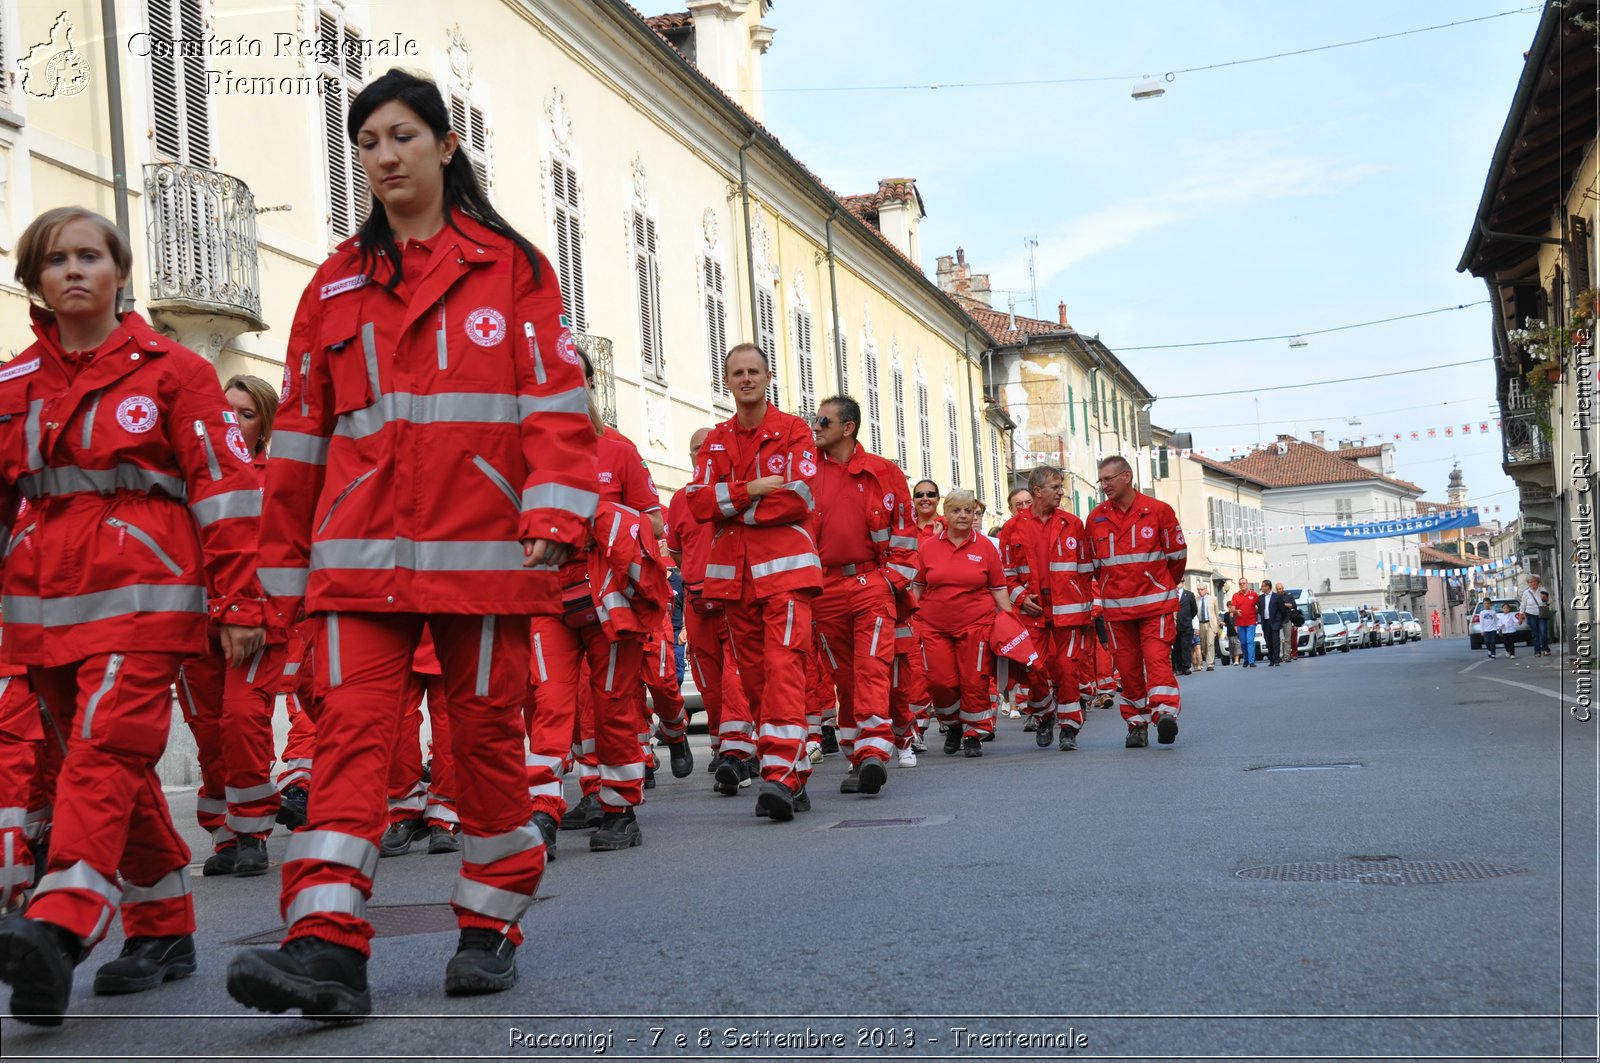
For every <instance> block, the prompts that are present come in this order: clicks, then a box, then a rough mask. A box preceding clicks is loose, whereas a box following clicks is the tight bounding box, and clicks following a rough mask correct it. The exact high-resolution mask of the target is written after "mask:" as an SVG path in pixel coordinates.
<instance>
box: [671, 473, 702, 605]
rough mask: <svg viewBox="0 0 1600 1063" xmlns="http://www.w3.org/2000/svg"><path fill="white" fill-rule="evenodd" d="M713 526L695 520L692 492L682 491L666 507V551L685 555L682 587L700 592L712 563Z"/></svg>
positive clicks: (682, 566) (682, 565) (681, 569)
mask: <svg viewBox="0 0 1600 1063" xmlns="http://www.w3.org/2000/svg"><path fill="white" fill-rule="evenodd" d="M711 535H712V527H711V525H709V524H702V523H701V522H700V521H697V520H695V519H694V514H693V513H690V512H689V492H687V491H679V492H678V493H677V494H675V495H673V496H672V502H671V504H669V505H668V506H667V549H668V550H671V551H673V552H675V553H679V554H682V555H683V563H682V564H681V565H679V566H678V571H679V572H681V573H682V574H683V585H684V587H686V588H687V589H689V590H692V591H698V590H699V589H700V585H701V584H702V583H704V582H705V579H706V563H707V562H708V561H710V560H711Z"/></svg>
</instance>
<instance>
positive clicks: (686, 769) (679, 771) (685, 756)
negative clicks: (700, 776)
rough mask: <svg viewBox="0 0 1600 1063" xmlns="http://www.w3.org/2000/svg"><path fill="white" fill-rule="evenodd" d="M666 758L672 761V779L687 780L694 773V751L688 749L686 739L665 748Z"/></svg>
mask: <svg viewBox="0 0 1600 1063" xmlns="http://www.w3.org/2000/svg"><path fill="white" fill-rule="evenodd" d="M667 756H668V757H669V758H670V759H671V761H672V777H673V778H674V779H687V778H688V777H689V776H690V775H692V774H693V773H694V750H692V749H690V748H689V740H688V739H687V738H684V739H681V740H679V741H677V742H674V743H672V744H671V745H669V746H667Z"/></svg>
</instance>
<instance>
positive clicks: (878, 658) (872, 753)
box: [812, 395, 917, 794]
mask: <svg viewBox="0 0 1600 1063" xmlns="http://www.w3.org/2000/svg"><path fill="white" fill-rule="evenodd" d="M812 423H813V425H814V426H815V438H816V443H817V449H818V450H819V451H820V452H821V461H820V463H819V468H818V471H817V478H816V480H815V482H814V484H813V487H814V490H815V492H816V499H817V505H816V516H815V518H814V527H815V528H816V533H817V551H818V553H819V554H820V555H821V558H822V593H821V594H820V595H818V596H817V600H816V602H815V603H814V604H813V607H812V615H813V616H814V617H815V619H816V624H817V634H818V641H819V643H820V644H821V647H822V653H823V657H824V659H825V661H826V664H827V667H828V668H829V669H830V670H832V672H833V675H834V681H835V684H836V685H837V687H838V690H839V724H838V736H839V746H840V748H841V749H842V750H845V751H846V754H847V755H848V757H849V758H850V773H849V774H848V775H847V776H845V779H844V782H843V783H842V784H841V785H840V787H839V790H840V792H841V793H847V794H851V793H861V794H875V793H877V792H878V791H879V790H881V789H882V788H883V785H884V783H885V782H886V781H888V772H887V771H886V770H885V766H886V765H887V764H888V762H889V757H890V755H891V754H892V753H893V752H894V749H895V744H894V740H893V737H892V735H891V731H890V726H889V673H890V666H891V663H892V662H893V660H894V651H895V618H896V616H897V615H898V614H899V613H900V612H902V611H903V610H902V605H904V604H906V593H907V588H908V587H909V586H910V584H911V581H912V580H913V579H915V578H916V574H917V568H916V549H917V535H916V529H915V527H913V526H912V525H911V523H910V518H909V515H910V511H911V507H910V501H909V495H910V492H909V491H908V490H907V489H906V477H905V474H904V473H902V472H901V471H900V470H899V468H897V467H896V466H895V465H894V464H893V463H891V462H889V461H887V460H885V459H884V458H881V457H879V456H878V455H876V454H873V453H870V452H869V451H868V450H867V449H866V448H865V447H863V446H861V445H860V444H859V443H858V442H857V441H856V434H857V432H859V431H860V428H861V406H860V404H859V403H857V402H856V401H855V400H854V399H852V398H851V397H850V396H848V395H836V396H834V397H833V398H831V399H827V400H825V401H824V402H823V403H822V405H821V406H820V407H819V408H818V413H817V416H816V418H815V419H814V420H813V422H812ZM904 611H907V613H908V615H909V610H908V609H907V610H904Z"/></svg>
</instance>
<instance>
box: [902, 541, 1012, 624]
mask: <svg viewBox="0 0 1600 1063" xmlns="http://www.w3.org/2000/svg"><path fill="white" fill-rule="evenodd" d="M921 570H922V571H921V574H920V575H919V576H918V577H917V579H918V582H920V583H922V584H923V586H924V588H925V589H924V590H923V592H922V604H921V606H920V607H919V608H918V610H917V620H918V622H919V623H921V624H922V625H923V626H924V627H925V628H927V630H929V631H932V632H934V633H936V634H940V635H957V634H960V633H961V632H963V631H966V630H967V629H968V628H971V627H975V626H976V625H978V624H982V623H985V622H987V621H989V620H991V619H993V617H994V614H995V611H996V609H997V607H996V605H995V601H994V594H993V593H991V592H992V591H1004V590H1005V589H1006V577H1005V572H1004V570H1003V569H1002V568H1001V565H1000V552H999V551H998V550H996V549H995V548H994V544H993V543H991V542H990V541H989V540H988V538H986V537H985V536H982V535H979V534H978V533H977V531H976V530H974V531H972V532H971V533H970V534H968V536H967V539H966V541H965V542H963V543H962V544H961V545H960V546H957V545H955V544H953V543H951V541H950V539H949V538H948V536H947V534H946V533H945V532H943V531H941V532H939V533H938V534H937V535H932V536H928V537H927V538H924V539H923V540H922V549H921Z"/></svg>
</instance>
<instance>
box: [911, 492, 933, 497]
mask: <svg viewBox="0 0 1600 1063" xmlns="http://www.w3.org/2000/svg"><path fill="white" fill-rule="evenodd" d="M911 497H912V498H938V497H939V493H938V492H937V491H917V492H916V493H914V494H913V495H912V496H911Z"/></svg>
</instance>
